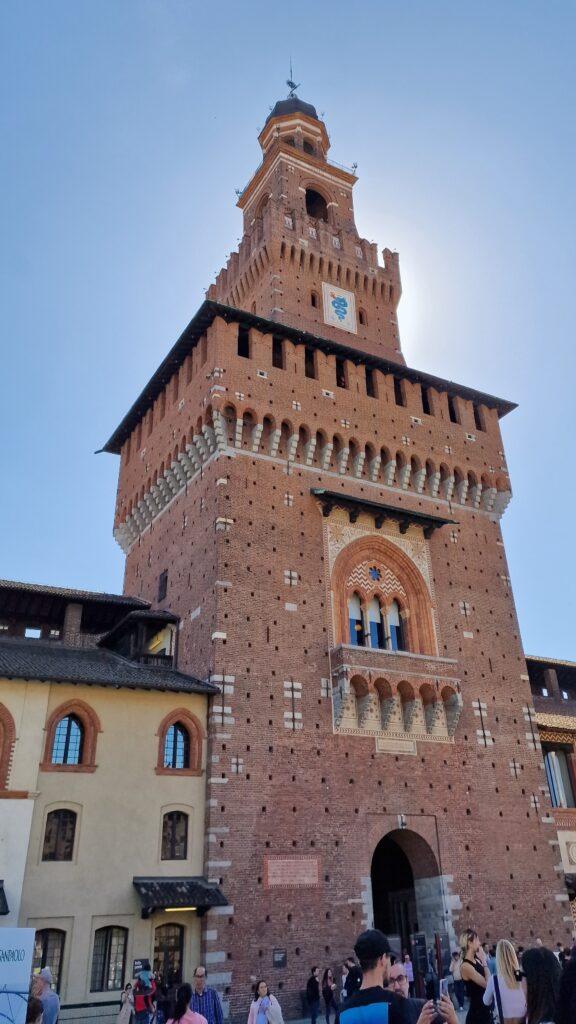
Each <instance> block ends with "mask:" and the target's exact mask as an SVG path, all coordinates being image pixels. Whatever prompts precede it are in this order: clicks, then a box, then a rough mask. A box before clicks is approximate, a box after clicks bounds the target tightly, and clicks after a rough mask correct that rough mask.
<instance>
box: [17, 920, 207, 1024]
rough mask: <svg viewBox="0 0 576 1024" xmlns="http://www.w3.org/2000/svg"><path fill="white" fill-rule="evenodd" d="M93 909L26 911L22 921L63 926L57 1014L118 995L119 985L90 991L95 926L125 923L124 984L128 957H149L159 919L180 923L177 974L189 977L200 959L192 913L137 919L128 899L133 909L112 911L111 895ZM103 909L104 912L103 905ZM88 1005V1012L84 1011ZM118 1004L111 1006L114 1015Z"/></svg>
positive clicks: (129, 972) (129, 966)
mask: <svg viewBox="0 0 576 1024" xmlns="http://www.w3.org/2000/svg"><path fill="white" fill-rule="evenodd" d="M93 909H97V910H98V913H97V914H94V913H91V912H90V908H85V909H84V911H82V909H81V908H80V907H79V908H78V910H79V912H78V913H76V914H75V915H74V916H70V917H56V916H54V917H47V916H46V917H33V916H30V917H28V918H27V920H26V921H25V922H23V923H24V924H25V926H26V927H28V928H35V929H36V930H37V931H38V930H40V929H45V928H57V929H60V930H62V931H64V932H65V936H66V937H65V941H64V956H63V963H62V975H61V983H60V1000H61V1003H62V1006H63V1012H62V1019H68V1018H74V1017H75V1016H77V1015H79V1019H82V1020H83V1019H85V1017H84V1016H82V1014H85V1013H86V1014H87V1016H93V1015H98V1019H101V1017H100V1015H101V1013H102V1009H103V1007H102V1008H101V1009H99V1008H98V1006H96V1007H86V1006H82V1007H79V1006H78V1005H75V1004H85V1003H96V1004H98V1003H100V1004H106V1003H108V1002H111V1001H113V1000H116V1001H117V1002H118V1003H119V1001H120V991H119V990H118V991H107V992H93V991H91V968H92V954H93V949H94V933H95V931H96V930H97V929H98V928H104V927H106V926H107V925H116V926H119V927H123V928H127V929H128V940H127V949H126V972H125V977H124V984H127V983H128V982H129V981H132V980H133V977H132V975H133V971H132V967H133V961H134V960H135V959H143V958H147V959H149V960H150V963H152V961H153V955H154V935H155V931H156V928H158V927H159V926H161V925H166V924H170V925H180V926H182V928H183V960H182V973H183V977H184V978H186V979H188V978H191V977H192V974H193V971H194V968H195V967H196V965H197V964H198V962H199V960H200V937H201V936H200V920H199V919H198V917H197V916H196V914H195V913H192V912H188V913H157V914H153V915H152V916H151V917H150V918H148V919H146V920H142V917H141V913H140V910H139V908H137V906H136V900H134V912H133V913H131V914H122V913H114V905H113V901H110V902H108V901H104V900H100V901H97V900H95V901H94V908H93ZM106 910H108V913H104V911H106ZM88 1011H90V1012H88ZM117 1012H118V1009H116V1010H115V1013H114V1018H115V1017H116V1015H117Z"/></svg>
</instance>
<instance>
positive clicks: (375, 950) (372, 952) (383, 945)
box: [354, 928, 392, 960]
mask: <svg viewBox="0 0 576 1024" xmlns="http://www.w3.org/2000/svg"><path fill="white" fill-rule="evenodd" d="M354 952H355V953H356V956H357V957H358V959H359V960H377V959H378V958H379V957H381V956H384V954H385V953H387V954H390V953H391V952H392V947H391V945H390V943H389V942H388V939H387V938H386V936H385V935H384V932H381V931H379V929H378V928H369V929H368V931H366V932H361V934H360V935H359V936H358V938H357V939H356V945H355V946H354Z"/></svg>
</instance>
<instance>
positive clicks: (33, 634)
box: [24, 626, 42, 640]
mask: <svg viewBox="0 0 576 1024" xmlns="http://www.w3.org/2000/svg"><path fill="white" fill-rule="evenodd" d="M24 636H25V637H26V639H27V640H40V637H41V636H42V630H41V629H37V627H36V626H26V629H25V630H24Z"/></svg>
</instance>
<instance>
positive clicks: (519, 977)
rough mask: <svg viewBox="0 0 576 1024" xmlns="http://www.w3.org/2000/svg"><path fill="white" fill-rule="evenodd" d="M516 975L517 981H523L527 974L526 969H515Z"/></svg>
mask: <svg viewBox="0 0 576 1024" xmlns="http://www.w3.org/2000/svg"><path fill="white" fill-rule="evenodd" d="M514 977H515V978H516V981H522V978H525V977H526V975H525V974H524V971H521V970H517V971H514Z"/></svg>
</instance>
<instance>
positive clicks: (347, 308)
mask: <svg viewBox="0 0 576 1024" xmlns="http://www.w3.org/2000/svg"><path fill="white" fill-rule="evenodd" d="M322 299H323V301H324V323H326V324H330V325H331V326H332V327H339V328H340V330H342V331H349V332H350V333H351V334H356V301H355V299H354V293H353V292H346V291H344V289H343V288H337V287H336V285H334V284H327V283H326V281H323V282H322Z"/></svg>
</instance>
